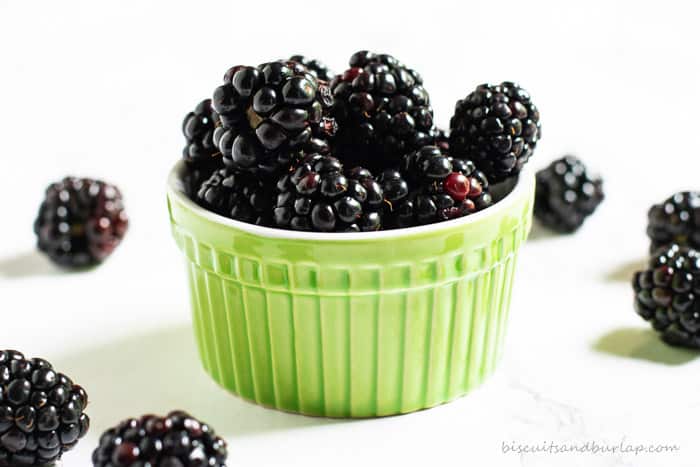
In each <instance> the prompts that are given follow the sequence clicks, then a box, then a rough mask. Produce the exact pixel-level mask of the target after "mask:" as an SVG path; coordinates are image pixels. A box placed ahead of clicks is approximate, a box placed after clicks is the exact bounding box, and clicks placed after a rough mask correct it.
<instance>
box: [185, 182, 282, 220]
mask: <svg viewBox="0 0 700 467" xmlns="http://www.w3.org/2000/svg"><path fill="white" fill-rule="evenodd" d="M273 200H274V193H273V190H272V189H270V188H269V187H268V186H267V185H266V184H264V183H263V182H262V181H261V180H260V179H258V178H257V177H256V176H255V175H253V174H250V173H245V172H237V171H235V170H233V169H221V170H219V171H217V172H214V174H212V176H211V177H210V178H209V179H208V180H206V181H205V182H204V183H202V186H201V187H200V189H199V192H198V193H197V201H198V202H199V203H200V204H201V205H202V206H204V207H205V208H207V209H209V210H211V211H214V212H216V213H217V214H221V215H222V216H226V217H230V218H231V219H236V220H239V221H242V222H248V223H250V224H257V225H271V224H272V206H273Z"/></svg>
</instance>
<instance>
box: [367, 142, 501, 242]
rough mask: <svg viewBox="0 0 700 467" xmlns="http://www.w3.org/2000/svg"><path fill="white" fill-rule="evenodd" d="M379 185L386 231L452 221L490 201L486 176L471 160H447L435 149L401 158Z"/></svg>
mask: <svg viewBox="0 0 700 467" xmlns="http://www.w3.org/2000/svg"><path fill="white" fill-rule="evenodd" d="M402 173H403V174H405V175H402ZM379 182H380V184H381V185H382V189H383V190H384V192H385V198H386V201H387V203H386V204H387V209H388V211H389V212H388V213H387V214H386V221H385V222H386V223H387V225H388V226H389V227H390V228H401V227H410V226H414V225H424V224H431V223H434V222H440V221H444V220H448V219H455V218H458V217H462V216H466V215H469V214H472V213H474V212H476V211H480V210H481V209H484V208H486V207H488V206H490V205H491V204H492V202H493V200H492V198H491V195H490V194H489V192H488V188H489V184H488V179H487V178H486V176H485V175H484V174H483V173H481V172H480V171H478V170H477V169H476V167H475V165H474V164H473V163H472V162H471V161H466V160H463V159H455V158H452V157H449V156H447V155H445V154H443V153H442V151H441V150H440V148H438V147H437V146H424V147H423V148H421V149H419V150H418V151H414V152H413V153H411V154H408V155H406V156H404V158H403V163H402V166H401V172H399V171H396V170H391V169H389V170H385V171H384V172H383V173H382V175H381V176H380V178H379Z"/></svg>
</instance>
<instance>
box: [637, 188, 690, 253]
mask: <svg viewBox="0 0 700 467" xmlns="http://www.w3.org/2000/svg"><path fill="white" fill-rule="evenodd" d="M647 235H649V238H650V239H651V251H652V253H653V252H654V250H656V249H657V248H659V247H661V246H664V245H668V244H671V243H677V244H679V245H688V246H691V247H693V248H696V249H697V248H700V193H698V192H695V191H682V192H679V193H676V194H674V195H673V196H671V197H670V198H668V199H667V200H666V201H664V202H663V203H661V204H655V205H654V206H652V207H651V209H650V210H649V225H648V227H647Z"/></svg>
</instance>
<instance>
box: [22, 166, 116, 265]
mask: <svg viewBox="0 0 700 467" xmlns="http://www.w3.org/2000/svg"><path fill="white" fill-rule="evenodd" d="M128 226H129V220H128V218H127V216H126V212H125V211H124V205H123V203H122V195H121V193H120V192H119V189H118V188H117V187H116V186H114V185H110V184H108V183H105V182H102V181H100V180H92V179H89V178H76V177H66V178H64V179H63V180H62V181H60V182H57V183H54V184H52V185H50V186H49V187H48V188H47V189H46V198H45V199H44V202H43V203H42V204H41V207H40V208H39V215H38V216H37V219H36V221H35V222H34V232H35V233H36V235H37V237H38V248H39V250H41V251H43V252H45V253H46V254H47V255H48V256H49V258H51V260H53V261H54V262H55V263H56V264H59V265H61V266H64V267H76V268H79V267H85V266H90V265H94V264H98V263H100V262H102V261H103V260H105V259H106V258H107V257H108V256H109V255H110V254H111V253H112V252H113V251H114V249H115V248H116V247H117V246H118V245H119V243H120V242H121V240H122V238H124V235H125V234H126V231H127V228H128Z"/></svg>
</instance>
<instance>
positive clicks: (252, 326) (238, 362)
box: [168, 164, 534, 417]
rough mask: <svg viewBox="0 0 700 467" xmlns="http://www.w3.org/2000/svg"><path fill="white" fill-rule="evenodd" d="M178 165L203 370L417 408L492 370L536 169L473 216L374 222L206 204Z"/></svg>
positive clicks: (279, 389) (178, 214)
mask: <svg viewBox="0 0 700 467" xmlns="http://www.w3.org/2000/svg"><path fill="white" fill-rule="evenodd" d="M182 172H183V166H182V165H181V164H178V165H177V166H176V167H175V168H174V169H173V172H172V173H171V175H170V179H169V184H168V206H169V209H170V219H171V222H172V231H173V235H174V237H175V239H176V241H177V244H178V246H179V247H180V249H181V250H182V252H183V253H184V254H185V256H186V259H187V272H188V274H189V280H190V289H191V297H192V310H193V321H194V328H195V333H196V337H197V344H198V346H199V353H200V355H201V359H202V362H203V363H204V368H205V369H206V371H207V372H208V373H209V374H210V375H211V376H212V378H214V380H215V381H216V382H218V383H219V384H220V385H221V386H223V387H224V388H226V389H228V390H229V391H231V392H233V393H234V394H237V395H239V396H240V397H243V398H245V399H248V400H251V401H254V402H256V403H258V404H262V405H265V406H269V407H274V408H277V409H281V410H286V411H291V412H299V413H303V414H307V415H320V416H329V417H375V416H383V415H394V414H400V413H406V412H412V411H415V410H419V409H424V408H427V407H432V406H435V405H438V404H441V403H443V402H446V401H449V400H451V399H454V398H456V397H458V396H461V395H463V394H465V393H466V392H468V391H469V390H470V389H472V388H474V387H475V386H477V385H478V384H480V383H481V382H482V381H483V380H484V379H485V377H486V376H487V375H489V374H490V373H492V372H493V370H494V367H495V365H496V363H497V362H498V360H499V358H500V355H501V350H502V347H503V339H504V333H505V329H506V322H507V318H508V308H509V302H510V294H511V289H512V285H513V273H514V269H515V263H516V258H517V253H518V249H519V247H520V245H521V244H522V243H523V241H524V240H525V239H526V237H527V234H528V231H529V228H530V225H531V218H532V203H533V195H534V176H533V175H532V173H530V172H528V171H526V172H523V173H522V174H521V175H520V177H519V180H518V182H517V183H515V187H514V188H513V189H512V190H511V191H510V193H509V194H507V196H505V197H504V198H503V199H502V200H501V201H500V202H499V203H497V204H495V205H494V206H492V207H490V208H488V209H486V210H484V211H481V212H479V213H476V214H473V215H471V216H468V217H464V218H461V219H456V220H452V221H448V222H443V223H439V224H433V225H429V226H422V227H414V228H410V229H403V230H393V231H382V232H372V233H347V234H344V233H337V234H332V233H330V234H326V233H301V232H293V231H285V230H277V229H270V228H264V227H257V226H254V225H250V224H245V223H241V222H237V221H233V220H230V219H227V218H224V217H221V216H219V215H217V214H214V213H212V212H209V211H206V210H205V209H202V208H201V207H199V206H197V205H196V204H195V203H193V202H192V201H191V200H189V199H188V198H187V196H186V195H185V194H184V191H183V183H182V180H181V175H182Z"/></svg>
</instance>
